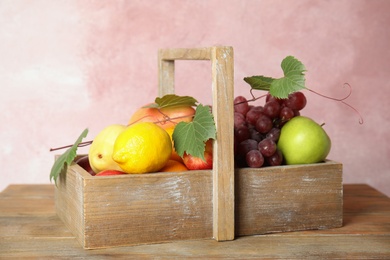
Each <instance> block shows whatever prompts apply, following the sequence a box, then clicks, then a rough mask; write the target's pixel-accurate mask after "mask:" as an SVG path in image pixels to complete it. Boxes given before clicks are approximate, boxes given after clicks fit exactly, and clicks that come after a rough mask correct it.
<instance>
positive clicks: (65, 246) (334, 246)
mask: <svg viewBox="0 0 390 260" xmlns="http://www.w3.org/2000/svg"><path fill="white" fill-rule="evenodd" d="M343 190H344V203H343V208H344V210H343V215H344V221H343V226H342V227H340V228H334V229H327V230H310V231H299V232H285V233H276V234H267V235H258V236H244V237H238V238H236V239H235V240H234V241H228V242H216V241H214V240H212V239H202V240H183V241H176V242H173V243H163V244H150V245H138V246H129V247H115V248H107V249H95V250H84V249H83V248H82V247H81V246H80V244H79V242H78V241H77V240H76V238H75V236H74V235H72V234H71V232H69V231H67V228H66V227H65V225H64V224H63V223H62V221H60V219H59V218H58V217H57V216H56V211H55V206H54V186H53V185H11V186H9V187H8V188H6V189H5V190H4V191H3V192H1V193H0V258H1V259H8V258H14V259H20V258H29V259H46V258H47V259H53V258H62V259H68V258H73V257H76V258H93V259H96V258H97V259H106V258H126V259H202V258H204V259H250V258H255V259H390V246H389V245H390V222H389V218H390V198H389V197H387V196H385V195H384V194H382V193H380V192H378V191H377V190H375V189H373V188H371V187H369V186H368V185H365V184H355V185H351V184H348V185H344V188H343ZM31 204H32V205H34V206H31ZM41 228H42V229H41Z"/></svg>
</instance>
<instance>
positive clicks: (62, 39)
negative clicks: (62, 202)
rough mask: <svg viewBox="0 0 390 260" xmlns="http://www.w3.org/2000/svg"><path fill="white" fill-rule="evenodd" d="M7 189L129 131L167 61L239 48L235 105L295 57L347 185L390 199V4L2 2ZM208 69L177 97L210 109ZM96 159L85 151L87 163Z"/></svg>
mask: <svg viewBox="0 0 390 260" xmlns="http://www.w3.org/2000/svg"><path fill="white" fill-rule="evenodd" d="M0 13H1V15H0V24H1V26H0V87H1V90H2V91H1V97H0V111H1V126H0V127H1V131H0V141H1V146H0V147H1V154H0V155H1V156H0V165H1V172H0V190H3V189H4V188H5V187H6V186H8V185H9V184H16V183H49V172H50V168H51V166H52V163H53V160H54V154H55V153H51V152H49V149H50V148H51V147H58V146H62V145H67V144H72V143H73V142H74V141H75V140H76V138H77V137H78V136H79V134H80V133H81V132H82V130H84V128H86V127H88V128H89V130H90V133H89V135H88V137H87V138H86V139H85V140H92V139H93V137H94V136H95V135H96V134H97V133H98V132H99V131H100V130H101V129H102V128H103V127H105V126H107V125H109V124H114V123H122V124H126V123H127V121H128V119H129V117H130V115H131V114H132V112H134V111H135V109H136V108H138V107H140V106H142V105H144V104H145V103H148V102H151V101H153V100H154V98H155V97H156V95H157V50H158V49H159V48H173V47H208V46H212V45H229V46H233V48H234V52H235V91H236V95H239V94H241V95H245V96H248V97H249V92H248V90H249V85H247V84H246V83H245V82H244V81H243V80H242V79H243V78H244V77H245V76H252V75H257V74H265V75H269V76H274V77H280V76H281V69H280V62H281V60H282V59H283V58H284V57H286V56H287V55H293V56H295V57H297V58H298V59H299V60H301V61H302V62H303V63H304V64H305V65H306V68H307V69H308V72H307V73H306V75H307V77H306V78H307V86H308V87H310V88H312V89H315V90H316V91H319V92H321V93H323V94H326V95H329V96H333V97H342V96H343V95H345V94H346V93H347V89H345V88H343V84H344V83H346V82H348V83H349V84H350V85H351V86H352V88H353V93H352V95H351V97H350V98H349V99H348V100H347V101H348V103H350V104H351V105H353V106H354V107H356V108H357V109H358V110H359V111H360V112H361V114H362V115H363V117H364V124H363V125H360V124H359V123H358V121H359V117H358V116H357V115H356V114H355V113H354V112H353V111H352V110H351V109H349V108H348V107H346V106H344V105H342V104H340V103H337V102H334V101H330V100H326V99H323V98H321V97H318V96H316V95H314V94H311V93H309V92H308V91H305V93H306V96H307V98H308V105H307V107H306V108H305V109H304V110H303V112H302V114H303V115H307V116H310V117H312V118H313V119H315V120H316V121H318V122H320V123H322V122H325V123H326V125H325V129H326V131H327V132H328V134H329V135H330V137H331V139H332V141H333V147H332V151H331V153H330V155H329V158H330V159H333V160H337V161H340V162H342V163H343V164H344V182H345V183H367V184H370V185H372V186H373V187H375V188H377V189H379V190H380V191H382V192H384V193H385V194H387V195H390V185H389V184H390V177H389V176H390V175H389V169H390V148H389V145H388V143H389V139H390V134H389V129H390V113H389V108H390V105H389V96H390V83H389V82H390V80H389V68H390V48H389V46H390V42H389V41H390V1H387V0H382V1H380V0H367V1H359V0H355V1H352V0H331V1H305V0H295V1H285V0H276V1H275V0H264V1H263V0H259V1H255V0H252V1H249V0H248V1H239V0H210V1H209V0H207V1H206V0H204V1H200V0H199V1H194V0H188V1H183V0H177V1H173V0H170V1H159V0H155V1H153V0H149V1H118V0H117V1H108V0H107V1H101V0H95V1H94V0H88V1H87V0H83V1H79V0H67V1H65V0H64V1H50V0H46V1H45V0H37V1H23V0H2V1H1V2H0ZM210 83H211V75H210V64H209V63H208V62H195V61H191V62H178V65H177V79H176V86H177V93H178V94H181V95H184V94H186V95H193V96H195V97H196V98H197V99H198V100H199V101H200V102H201V103H203V104H206V103H210V102H211V97H210V94H211V88H210ZM86 151H87V148H82V149H79V152H80V153H83V152H86Z"/></svg>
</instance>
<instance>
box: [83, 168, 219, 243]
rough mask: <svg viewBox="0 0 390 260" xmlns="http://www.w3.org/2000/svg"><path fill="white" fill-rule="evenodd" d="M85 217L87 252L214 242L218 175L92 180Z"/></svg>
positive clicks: (88, 184) (198, 173) (202, 173)
mask: <svg viewBox="0 0 390 260" xmlns="http://www.w3.org/2000/svg"><path fill="white" fill-rule="evenodd" d="M84 214H85V241H86V246H85V247H86V248H100V247H112V246H123V245H136V244H145V243H158V242H164V241H174V240H184V239H199V238H212V173H211V171H191V172H183V173H155V174H144V175H125V176H123V175H122V176H116V177H113V176H109V177H103V178H102V177H96V178H93V179H88V180H86V185H85V205H84Z"/></svg>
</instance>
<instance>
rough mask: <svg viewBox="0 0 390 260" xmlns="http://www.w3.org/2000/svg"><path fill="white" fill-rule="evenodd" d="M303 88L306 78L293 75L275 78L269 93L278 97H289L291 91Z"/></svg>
mask: <svg viewBox="0 0 390 260" xmlns="http://www.w3.org/2000/svg"><path fill="white" fill-rule="evenodd" d="M303 88H305V78H304V77H301V76H299V75H292V76H289V77H284V78H280V79H276V80H274V81H273V82H272V84H271V87H270V90H269V93H270V94H271V95H272V96H274V97H277V98H287V97H288V95H289V94H290V93H293V92H296V91H299V90H301V89H303Z"/></svg>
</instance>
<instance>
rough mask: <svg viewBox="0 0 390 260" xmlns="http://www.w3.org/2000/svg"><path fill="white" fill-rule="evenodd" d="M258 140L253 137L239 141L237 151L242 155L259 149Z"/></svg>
mask: <svg viewBox="0 0 390 260" xmlns="http://www.w3.org/2000/svg"><path fill="white" fill-rule="evenodd" d="M257 145H258V143H257V141H256V140H253V139H246V140H244V141H242V142H241V143H239V145H238V150H237V153H238V154H240V155H246V154H247V153H248V152H249V151H251V150H257Z"/></svg>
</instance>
